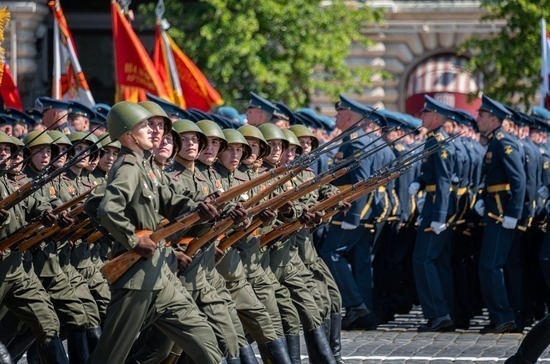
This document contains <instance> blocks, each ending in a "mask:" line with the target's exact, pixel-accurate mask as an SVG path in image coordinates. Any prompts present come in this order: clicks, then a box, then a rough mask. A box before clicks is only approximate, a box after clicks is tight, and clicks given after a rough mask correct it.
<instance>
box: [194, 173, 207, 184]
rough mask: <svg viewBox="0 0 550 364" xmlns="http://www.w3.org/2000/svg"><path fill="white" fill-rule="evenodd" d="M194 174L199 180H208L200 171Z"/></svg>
mask: <svg viewBox="0 0 550 364" xmlns="http://www.w3.org/2000/svg"><path fill="white" fill-rule="evenodd" d="M193 176H194V178H195V179H196V180H197V181H199V182H206V177H204V175H202V174H200V173H195V174H194V175H193Z"/></svg>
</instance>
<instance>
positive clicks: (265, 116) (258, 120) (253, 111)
mask: <svg viewBox="0 0 550 364" xmlns="http://www.w3.org/2000/svg"><path fill="white" fill-rule="evenodd" d="M246 118H247V120H248V123H249V124H250V125H254V126H258V125H261V124H265V123H269V121H270V120H271V113H268V112H267V111H265V110H262V109H260V108H259V107H249V108H248V109H246Z"/></svg>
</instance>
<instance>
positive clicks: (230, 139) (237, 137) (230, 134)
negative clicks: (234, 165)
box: [223, 129, 252, 161]
mask: <svg viewBox="0 0 550 364" xmlns="http://www.w3.org/2000/svg"><path fill="white" fill-rule="evenodd" d="M223 134H224V135H225V140H226V141H227V145H229V144H239V143H240V144H242V145H243V149H244V152H243V156H242V157H241V161H242V160H243V159H246V158H248V157H250V155H251V154H252V148H250V145H249V144H248V142H247V141H246V139H245V137H244V135H242V134H241V133H239V132H238V131H237V130H235V129H223Z"/></svg>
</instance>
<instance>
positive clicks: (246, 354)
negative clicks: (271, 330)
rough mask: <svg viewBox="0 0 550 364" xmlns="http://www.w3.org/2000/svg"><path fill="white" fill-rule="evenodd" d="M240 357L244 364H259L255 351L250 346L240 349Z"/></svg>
mask: <svg viewBox="0 0 550 364" xmlns="http://www.w3.org/2000/svg"><path fill="white" fill-rule="evenodd" d="M239 355H240V357H241V363H242V364H259V363H258V359H257V358H256V354H254V349H252V346H250V345H247V346H244V347H242V348H239Z"/></svg>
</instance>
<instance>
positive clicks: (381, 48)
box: [0, 0, 504, 115]
mask: <svg viewBox="0 0 550 364" xmlns="http://www.w3.org/2000/svg"><path fill="white" fill-rule="evenodd" d="M83 3H93V4H87V5H83ZM358 3H359V5H363V6H372V7H376V8H382V9H384V10H385V14H386V15H385V21H384V22H383V23H382V24H379V25H369V26H366V27H365V29H364V30H363V31H364V33H365V35H367V36H368V37H369V38H371V39H373V40H374V41H375V44H374V45H373V46H370V47H362V46H354V47H353V49H352V51H351V54H350V56H349V60H348V62H349V65H350V66H357V65H366V66H370V67H373V68H375V69H378V70H383V71H386V72H388V73H389V74H391V75H392V76H393V77H392V79H391V80H384V79H382V78H379V79H374V80H373V82H372V86H371V87H369V88H367V89H365V90H364V92H363V93H362V94H361V95H352V96H353V97H354V98H356V99H357V100H359V101H361V102H363V103H365V104H369V105H373V106H378V107H380V108H385V109H389V110H399V111H406V112H409V113H411V114H413V115H414V114H416V113H418V111H419V110H420V108H421V106H422V103H423V95H424V94H430V95H432V96H435V97H436V98H437V99H440V100H442V101H444V102H446V103H448V104H449V105H451V106H455V107H460V108H464V109H469V110H476V109H477V106H478V105H477V104H476V102H473V103H471V102H469V101H468V94H469V93H472V92H475V91H477V90H478V89H479V88H482V80H481V79H479V78H476V77H474V76H472V75H470V74H469V73H468V72H466V71H465V69H464V66H465V64H466V62H467V57H468V54H466V55H458V54H457V49H458V47H459V45H460V44H461V43H462V42H463V41H464V40H465V39H467V38H468V37H470V36H471V35H473V34H479V35H483V36H485V35H489V34H491V33H494V32H498V31H499V29H500V27H501V26H502V25H503V24H504V23H503V22H498V21H497V22H490V23H484V22H482V21H481V18H482V16H483V15H484V11H483V10H482V9H480V7H479V5H480V1H473V0H462V1H460V0H456V1H450V0H447V1H397V0H393V1H392V0H369V1H358ZM62 5H63V9H64V11H65V15H66V18H67V21H68V24H69V27H70V29H71V31H72V33H73V35H74V38H75V41H76V43H77V50H78V53H79V58H80V63H81V65H82V68H83V71H84V74H85V75H86V77H87V79H88V83H89V85H90V89H91V90H92V93H93V94H94V97H95V99H96V102H106V103H112V101H113V100H112V98H113V94H114V76H113V61H112V43H111V33H110V32H111V24H110V21H111V19H110V14H109V1H105V0H100V1H93V2H81V1H69V0H67V1H63V2H62ZM136 5H137V4H134V5H133V6H136ZM0 6H8V8H9V9H10V11H11V13H12V21H11V24H10V25H9V26H8V29H7V34H6V36H5V41H4V48H6V50H7V53H6V55H7V61H8V63H9V64H10V66H11V68H12V71H13V72H14V73H16V74H17V82H18V88H19V91H20V93H21V96H22V98H23V103H24V105H25V107H29V106H31V104H32V103H33V101H34V99H35V98H36V97H37V96H39V95H44V94H48V93H50V90H49V88H50V84H49V82H50V81H49V80H50V77H51V66H52V64H51V55H50V54H49V53H51V41H49V39H50V38H51V31H52V22H53V20H52V16H51V14H50V10H49V8H48V6H47V0H38V1H0ZM140 38H141V39H142V41H143V42H144V43H145V45H146V47H147V46H148V45H150V44H151V43H152V31H151V30H148V31H145V32H142V33H140ZM191 56H192V55H191ZM312 101H313V103H314V106H316V107H318V108H319V109H320V110H321V111H322V112H324V113H326V114H329V115H330V114H333V113H334V100H332V99H330V98H329V97H326V96H323V95H316V96H314V98H313V100H312Z"/></svg>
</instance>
